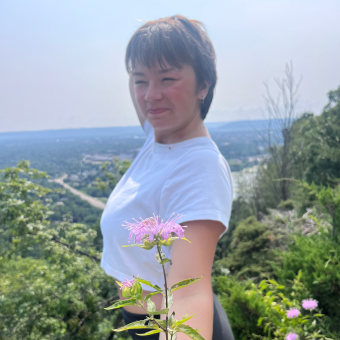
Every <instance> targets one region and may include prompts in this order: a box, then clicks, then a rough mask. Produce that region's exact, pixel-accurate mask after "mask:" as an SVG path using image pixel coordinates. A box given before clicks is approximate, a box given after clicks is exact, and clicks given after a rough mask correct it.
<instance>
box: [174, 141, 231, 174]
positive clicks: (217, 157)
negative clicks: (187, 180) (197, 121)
mask: <svg viewBox="0 0 340 340" xmlns="http://www.w3.org/2000/svg"><path fill="white" fill-rule="evenodd" d="M199 139H200V140H199V141H197V143H195V144H194V145H193V146H192V147H191V148H187V149H186V150H184V152H183V157H181V159H180V162H179V164H178V165H179V166H180V165H181V164H182V165H183V166H188V165H192V166H199V167H204V168H206V167H212V168H214V169H217V168H226V169H227V170H228V171H229V166H228V163H227V161H226V159H225V158H224V157H223V155H222V154H221V152H220V150H219V149H218V147H217V145H216V144H215V143H214V141H213V140H212V139H210V138H207V137H202V138H199ZM184 149H185V148H184Z"/></svg>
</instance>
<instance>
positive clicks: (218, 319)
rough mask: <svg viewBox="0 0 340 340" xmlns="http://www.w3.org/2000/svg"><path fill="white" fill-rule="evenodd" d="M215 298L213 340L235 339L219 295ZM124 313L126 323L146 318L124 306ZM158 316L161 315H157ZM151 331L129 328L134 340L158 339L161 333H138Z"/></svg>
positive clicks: (214, 296)
mask: <svg viewBox="0 0 340 340" xmlns="http://www.w3.org/2000/svg"><path fill="white" fill-rule="evenodd" d="M213 299H214V321H213V340H234V336H233V332H232V331H231V327H230V324H229V321H228V318H227V314H226V313H225V311H224V309H223V307H222V305H221V304H220V302H219V301H218V299H217V296H216V295H215V294H214V295H213ZM122 315H123V319H124V322H125V324H128V323H131V322H134V321H140V320H144V319H145V318H146V315H145V314H135V313H130V312H127V311H126V310H125V309H124V308H122ZM155 317H158V318H159V316H155ZM148 331H151V329H149V330H142V329H131V330H129V331H128V332H129V334H130V336H131V337H132V339H133V340H137V339H139V340H141V339H145V340H158V339H159V334H154V335H149V336H143V337H140V336H138V335H136V334H137V333H139V334H141V333H145V332H148Z"/></svg>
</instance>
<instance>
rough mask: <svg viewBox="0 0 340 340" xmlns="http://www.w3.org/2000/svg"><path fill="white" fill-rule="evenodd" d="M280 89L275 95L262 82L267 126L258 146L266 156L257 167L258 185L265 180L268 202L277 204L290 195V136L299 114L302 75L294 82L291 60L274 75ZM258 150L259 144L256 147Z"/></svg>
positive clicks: (291, 172) (261, 134) (260, 133)
mask: <svg viewBox="0 0 340 340" xmlns="http://www.w3.org/2000/svg"><path fill="white" fill-rule="evenodd" d="M274 80H275V83H276V85H277V87H278V89H279V93H278V96H277V98H276V99H275V98H274V97H273V96H272V94H271V92H270V90H269V85H268V83H266V82H265V83H264V85H265V88H266V95H265V96H264V100H265V105H266V109H267V114H268V126H267V128H266V130H265V132H259V135H260V139H261V146H263V147H264V150H263V152H264V153H266V157H264V160H263V161H262V164H261V166H260V167H259V176H258V177H259V178H258V180H257V181H258V182H259V181H261V182H260V183H259V186H261V184H262V183H263V182H268V186H269V187H270V193H271V197H270V198H269V199H268V200H267V202H269V203H272V204H274V206H277V205H278V204H279V203H280V201H286V200H287V199H289V197H290V192H289V186H290V182H289V180H287V179H288V178H291V177H292V174H293V171H292V169H293V166H292V165H293V164H292V160H291V156H290V155H291V152H290V151H291V139H292V136H291V134H292V127H293V123H294V121H295V120H296V119H297V118H298V117H299V115H298V114H297V113H296V104H297V100H298V90H299V86H300V83H301V80H302V78H300V80H299V81H298V83H295V80H294V76H293V64H292V63H290V64H286V68H285V77H284V78H283V79H279V78H274ZM258 150H259V153H261V151H260V148H258Z"/></svg>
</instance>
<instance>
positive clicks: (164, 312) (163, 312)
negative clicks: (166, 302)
mask: <svg viewBox="0 0 340 340" xmlns="http://www.w3.org/2000/svg"><path fill="white" fill-rule="evenodd" d="M168 311H169V308H164V309H161V310H158V311H157V310H156V311H154V312H150V311H149V310H148V312H149V314H152V315H160V314H166V313H167V312H168Z"/></svg>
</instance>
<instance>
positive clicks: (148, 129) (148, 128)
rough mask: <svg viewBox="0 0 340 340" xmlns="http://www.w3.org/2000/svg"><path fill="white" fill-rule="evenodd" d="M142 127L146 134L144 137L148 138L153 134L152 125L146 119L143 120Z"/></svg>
mask: <svg viewBox="0 0 340 340" xmlns="http://www.w3.org/2000/svg"><path fill="white" fill-rule="evenodd" d="M143 129H144V132H145V134H146V138H149V137H150V136H152V135H153V127H152V126H151V124H150V123H149V122H148V121H147V120H146V121H145V122H144V126H143Z"/></svg>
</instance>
